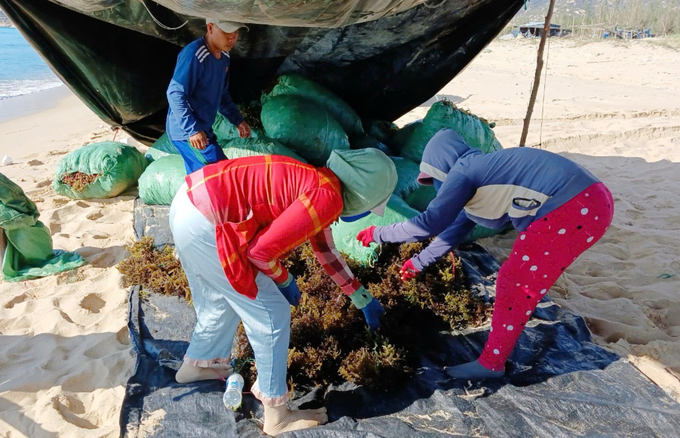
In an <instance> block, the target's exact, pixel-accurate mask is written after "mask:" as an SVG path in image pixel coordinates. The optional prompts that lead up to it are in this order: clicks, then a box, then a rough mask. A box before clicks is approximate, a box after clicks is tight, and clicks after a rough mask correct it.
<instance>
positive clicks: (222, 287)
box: [170, 149, 397, 435]
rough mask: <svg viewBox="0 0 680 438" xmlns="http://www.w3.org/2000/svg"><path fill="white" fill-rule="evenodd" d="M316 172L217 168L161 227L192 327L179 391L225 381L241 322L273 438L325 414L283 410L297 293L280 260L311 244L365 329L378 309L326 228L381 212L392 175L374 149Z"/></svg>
mask: <svg viewBox="0 0 680 438" xmlns="http://www.w3.org/2000/svg"><path fill="white" fill-rule="evenodd" d="M327 166H328V167H324V168H320V169H317V168H315V167H313V166H311V165H308V164H303V163H300V162H299V161H296V160H294V159H292V158H289V157H283V156H277V155H266V156H256V157H247V158H239V159H235V160H229V161H220V162H218V163H215V164H210V165H208V166H205V167H203V168H202V169H200V170H198V171H196V172H194V173H191V174H190V175H188V176H187V178H186V181H187V185H186V186H184V187H183V188H181V189H180V190H179V192H178V194H177V195H176V196H175V199H174V200H173V203H172V206H171V209H170V226H171V229H172V234H173V238H174V241H175V245H176V248H177V251H178V254H179V258H180V261H181V262H182V266H183V267H184V270H185V272H186V275H187V279H188V281H189V286H190V288H191V293H192V297H193V302H194V308H195V310H196V316H197V323H196V327H195V329H194V333H193V335H192V338H191V342H190V344H189V348H188V349H187V352H186V356H185V358H184V363H183V365H182V367H181V368H180V369H179V371H178V372H177V375H176V379H177V381H178V382H180V383H186V382H192V381H196V380H204V379H215V378H224V377H226V376H227V375H229V374H230V373H231V368H230V366H229V364H230V353H231V348H232V342H233V339H234V335H235V333H236V329H237V327H238V323H239V322H240V321H242V322H243V326H244V328H245V331H246V335H247V336H248V339H249V341H250V344H251V346H252V348H253V351H254V353H255V364H256V366H257V374H258V377H257V380H256V381H255V383H254V384H253V386H252V388H251V392H252V393H253V395H255V397H257V398H258V399H259V400H260V401H261V402H262V403H263V404H264V431H265V433H267V434H269V435H276V434H279V433H282V432H285V431H291V430H296V429H303V428H307V427H312V426H315V425H318V424H323V423H324V422H326V421H327V417H326V414H325V409H323V408H322V409H317V410H304V411H299V410H289V409H287V407H286V404H285V403H286V401H287V399H288V388H287V380H286V369H287V358H288V341H289V336H290V305H293V306H295V305H297V303H298V301H299V300H300V290H299V289H298V287H297V284H296V283H295V279H294V278H293V276H292V275H291V274H290V273H289V272H288V271H287V270H286V268H285V267H284V266H283V264H282V263H281V258H283V257H284V256H285V254H287V253H289V252H290V251H292V250H293V249H295V248H296V247H297V246H299V245H301V244H302V243H304V242H306V241H310V242H311V245H312V248H313V249H314V251H315V253H316V256H317V258H318V260H319V262H320V264H321V266H322V267H323V268H324V269H325V270H326V272H327V273H328V274H329V275H330V276H331V277H332V278H333V280H334V281H335V282H336V283H337V285H338V286H339V288H340V289H341V290H342V291H343V292H344V293H345V294H346V295H347V296H349V298H350V299H351V300H352V303H353V304H354V306H355V307H356V308H358V309H361V311H362V312H363V314H364V317H365V318H366V323H367V324H368V325H369V327H370V328H372V329H377V328H378V326H379V317H380V315H381V314H382V313H384V309H383V307H382V306H381V305H380V303H379V302H378V301H377V300H376V299H374V298H373V297H372V296H371V294H370V293H369V292H368V291H367V290H366V289H365V288H364V287H363V286H362V285H361V284H359V282H358V281H357V279H356V278H355V277H354V275H353V274H352V272H351V271H350V270H349V268H348V267H347V264H346V263H345V261H344V259H343V258H342V256H341V255H340V254H339V253H338V251H337V250H336V249H335V246H334V244H333V239H332V236H331V231H330V224H331V223H332V222H334V221H336V220H337V219H338V218H339V217H341V216H343V217H352V216H357V215H362V214H367V212H368V211H369V210H372V211H373V212H375V213H380V211H379V210H381V209H383V210H384V205H385V204H386V203H387V200H388V198H389V196H390V195H391V193H392V191H393V190H394V187H395V186H396V182H397V176H396V169H395V168H394V164H393V163H392V161H391V160H390V159H389V158H388V157H387V156H386V155H385V154H383V153H382V152H380V151H378V150H377V149H362V150H356V151H349V150H347V151H335V152H333V153H332V154H331V157H330V158H329V160H328V163H327Z"/></svg>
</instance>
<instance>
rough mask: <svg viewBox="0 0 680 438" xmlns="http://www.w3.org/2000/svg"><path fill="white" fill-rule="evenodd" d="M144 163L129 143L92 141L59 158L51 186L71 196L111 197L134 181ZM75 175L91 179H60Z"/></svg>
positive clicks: (139, 154)
mask: <svg viewBox="0 0 680 438" xmlns="http://www.w3.org/2000/svg"><path fill="white" fill-rule="evenodd" d="M147 165H148V161H147V160H146V158H144V155H142V154H141V153H140V152H139V151H138V150H137V149H135V148H134V147H132V146H128V145H126V144H123V143H117V142H115V141H104V142H101V143H93V144H90V145H87V146H84V147H82V148H80V149H78V150H76V151H73V152H71V153H70V154H68V155H66V156H65V157H64V158H62V159H61V161H59V163H58V164H57V170H56V176H55V178H54V183H53V184H52V185H53V187H54V191H55V192H57V193H58V194H60V195H63V196H68V197H69V198H72V199H91V198H112V197H114V196H118V195H119V194H121V193H123V192H124V191H126V190H127V189H129V188H130V187H132V186H134V185H135V184H137V180H138V179H139V177H140V176H141V175H142V172H144V169H146V166H147ZM78 175H85V176H87V177H88V178H92V180H90V181H88V182H87V183H84V184H81V183H77V184H73V183H72V184H67V183H65V182H64V181H65V180H67V179H68V178H72V177H74V176H78ZM83 181H85V180H83Z"/></svg>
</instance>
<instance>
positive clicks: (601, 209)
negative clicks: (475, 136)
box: [357, 129, 614, 380]
mask: <svg viewBox="0 0 680 438" xmlns="http://www.w3.org/2000/svg"><path fill="white" fill-rule="evenodd" d="M420 170H421V173H420V175H419V177H418V181H419V182H421V183H422V184H433V185H434V187H435V189H436V190H437V196H436V198H435V199H433V200H432V202H430V204H429V206H428V208H427V210H426V211H425V212H423V213H421V214H420V215H418V216H416V217H415V218H413V219H411V220H409V221H406V222H401V223H397V224H393V225H389V226H384V227H375V226H373V227H369V228H367V229H365V230H363V231H361V232H360V233H359V234H358V235H357V239H359V240H360V241H362V243H363V244H364V245H365V246H368V245H369V244H370V243H371V242H376V243H382V242H415V241H422V240H425V239H428V238H430V237H432V236H437V237H436V239H434V241H433V242H432V243H431V244H430V245H429V246H428V247H427V248H426V249H425V250H423V251H422V252H421V253H420V254H418V255H416V256H414V257H413V258H412V259H410V260H407V261H406V262H405V263H404V265H403V267H402V269H401V274H402V279H403V280H404V281H406V280H409V279H411V278H414V277H415V276H416V275H417V274H418V273H419V272H421V271H422V270H423V269H425V268H426V267H427V266H429V265H431V264H432V263H434V262H435V261H436V260H437V259H439V258H440V257H442V256H443V255H445V254H447V253H448V252H449V251H451V249H453V248H456V247H457V246H458V245H460V244H461V243H462V242H463V241H464V240H465V238H466V237H467V236H468V234H469V233H470V232H471V231H472V229H473V228H474V226H475V225H476V224H480V225H482V226H485V227H488V228H501V227H503V226H505V225H506V224H508V223H511V224H512V225H513V226H514V228H515V229H517V230H519V231H520V233H519V236H518V238H517V240H516V241H515V243H514V245H513V248H512V252H511V254H510V257H509V258H508V260H507V261H506V262H505V263H503V266H502V267H501V269H500V271H499V272H498V279H497V284H496V301H495V307H494V313H493V317H492V321H491V329H490V333H489V338H488V340H487V343H486V345H485V347H484V350H483V352H482V355H481V356H480V358H479V359H478V360H476V361H474V362H469V363H466V364H462V365H458V366H454V367H449V368H448V369H447V373H449V375H451V376H453V377H455V378H461V379H471V380H476V379H483V378H489V377H500V376H502V375H503V374H504V370H505V362H506V360H507V358H508V357H509V356H510V354H511V353H512V350H513V348H514V346H515V344H516V342H517V339H518V338H519V335H520V334H521V332H522V330H523V329H524V326H525V324H526V322H527V321H528V320H529V318H530V317H531V314H532V312H533V311H534V309H535V308H536V305H537V304H538V302H539V301H540V300H541V299H542V298H543V296H544V295H545V293H546V292H547V291H548V290H549V289H550V287H551V286H552V285H553V284H554V283H555V281H556V280H557V278H558V277H559V276H560V275H561V274H562V272H564V270H565V269H566V268H567V267H568V266H569V265H570V264H571V263H572V262H573V261H574V260H576V258H577V257H578V256H579V255H580V254H581V253H583V252H584V251H586V250H587V249H588V248H590V247H591V246H592V245H594V244H595V242H597V241H598V240H599V239H600V238H601V237H602V236H603V235H604V234H605V232H606V231H607V229H608V228H609V225H610V224H611V221H612V216H613V213H614V202H613V200H612V196H611V193H610V192H609V190H608V189H607V187H606V186H605V185H604V184H603V183H601V182H600V181H599V180H598V179H597V178H595V177H594V176H593V175H592V174H591V173H590V172H588V171H587V170H586V169H584V168H583V167H582V166H580V165H578V164H576V163H574V162H573V161H571V160H569V159H567V158H565V157H563V156H560V155H557V154H553V153H551V152H547V151H543V150H539V149H532V148H526V147H524V148H510V149H504V150H501V151H497V152H493V153H489V154H484V153H482V152H480V151H478V150H476V149H473V148H471V147H470V146H468V145H467V144H466V143H465V141H464V140H463V138H462V137H461V136H460V135H459V134H458V133H457V132H456V131H454V130H451V129H443V130H441V131H439V132H438V133H437V134H436V135H435V136H434V137H433V138H432V139H431V140H430V141H429V143H428V144H427V146H426V147H425V150H424V152H423V157H422V162H421V164H420Z"/></svg>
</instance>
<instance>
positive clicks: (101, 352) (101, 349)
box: [83, 342, 117, 359]
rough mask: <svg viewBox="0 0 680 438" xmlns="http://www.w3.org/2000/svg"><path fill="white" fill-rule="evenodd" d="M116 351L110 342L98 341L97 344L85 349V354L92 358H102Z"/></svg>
mask: <svg viewBox="0 0 680 438" xmlns="http://www.w3.org/2000/svg"><path fill="white" fill-rule="evenodd" d="M116 351H117V350H116V349H115V347H114V348H112V347H111V345H110V344H109V343H108V342H97V343H96V344H95V345H93V346H92V347H90V348H88V349H87V350H85V351H84V352H83V354H84V355H85V357H89V358H90V359H101V358H102V357H106V356H108V355H109V354H112V353H115V352H116Z"/></svg>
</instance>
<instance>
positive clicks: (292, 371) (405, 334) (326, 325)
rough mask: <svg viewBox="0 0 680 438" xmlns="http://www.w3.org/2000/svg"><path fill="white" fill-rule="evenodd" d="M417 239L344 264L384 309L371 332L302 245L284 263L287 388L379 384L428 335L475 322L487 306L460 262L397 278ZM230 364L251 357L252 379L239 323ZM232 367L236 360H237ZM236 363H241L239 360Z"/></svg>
mask: <svg viewBox="0 0 680 438" xmlns="http://www.w3.org/2000/svg"><path fill="white" fill-rule="evenodd" d="M422 249H423V243H407V244H402V245H396V244H386V245H383V247H382V252H381V254H380V257H379V259H378V261H377V262H376V263H375V265H374V266H372V267H363V266H361V265H359V264H358V263H353V262H352V261H351V259H347V260H348V264H349V265H350V268H351V269H352V272H354V273H355V274H356V275H357V277H358V278H359V280H360V281H361V283H362V284H363V285H365V286H366V287H367V288H368V289H369V290H370V292H371V294H373V296H374V297H375V298H376V299H378V300H379V301H380V302H381V304H382V305H383V306H384V307H385V309H386V311H387V312H386V314H385V315H384V316H383V317H382V318H381V328H380V331H379V332H378V333H374V332H371V331H369V330H368V329H367V328H366V324H365V321H364V318H363V314H362V312H361V311H359V310H357V309H355V308H354V307H353V306H352V305H351V302H350V300H349V299H347V298H346V297H344V296H343V294H342V292H341V291H340V289H339V288H338V287H337V286H336V285H335V283H334V282H333V281H332V280H331V279H330V277H328V275H327V274H326V273H325V272H324V271H323V269H322V268H321V266H320V265H319V263H318V262H317V260H316V257H315V256H314V252H313V251H312V249H311V246H310V245H309V244H305V245H302V246H301V247H299V248H298V249H296V250H295V251H294V252H293V253H292V254H291V255H290V256H289V257H288V258H287V259H286V261H285V265H286V267H287V268H288V269H289V270H290V272H291V273H292V274H293V275H295V277H296V278H297V283H298V286H299V287H300V291H301V292H302V299H301V301H300V304H299V305H298V306H297V307H296V308H294V309H293V310H292V314H291V337H290V350H289V353H288V377H289V381H290V383H291V386H294V387H299V386H302V387H311V386H319V385H328V384H332V383H333V384H338V383H341V382H343V381H344V380H347V381H350V382H353V383H355V384H358V385H365V386H367V387H370V388H376V389H386V388H389V387H393V386H394V385H395V384H396V383H398V382H402V381H403V380H404V379H405V378H406V377H408V376H409V375H411V374H412V373H413V370H414V369H415V367H416V366H417V361H418V356H419V354H420V353H421V352H422V351H423V350H422V349H423V348H427V344H428V342H427V339H428V338H431V337H432V335H433V334H435V333H436V332H437V331H441V330H450V329H462V328H465V327H468V326H476V325H480V324H482V323H483V322H484V320H485V319H486V317H487V316H488V315H489V312H490V309H489V307H488V306H487V305H486V304H485V303H484V302H483V301H482V300H481V299H479V298H477V297H475V296H473V294H472V293H471V292H470V291H469V289H468V288H467V287H466V278H465V275H464V273H463V270H462V266H461V264H460V261H457V262H456V263H455V264H454V262H453V256H452V255H449V256H447V257H445V258H443V259H442V260H440V261H439V262H438V263H437V264H435V265H434V266H431V267H429V268H428V269H427V270H426V271H425V272H423V273H422V274H421V275H420V277H419V278H417V279H414V280H409V281H407V282H402V281H401V279H400V274H399V269H400V268H401V265H402V264H403V262H404V260H407V259H408V258H410V257H412V256H413V255H414V254H416V253H418V252H420V251H421V250H422ZM235 358H236V359H237V363H241V364H245V363H246V362H247V363H250V364H251V365H250V367H249V369H244V370H242V374H244V377H246V378H247V379H248V380H249V381H251V382H252V381H254V373H255V372H256V370H255V366H254V364H253V361H252V350H251V349H250V346H249V345H248V340H247V338H246V336H245V332H244V330H243V328H242V327H240V328H239V332H238V334H237V342H236V348H235ZM237 366H238V365H237ZM241 368H248V367H244V366H243V365H241Z"/></svg>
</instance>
